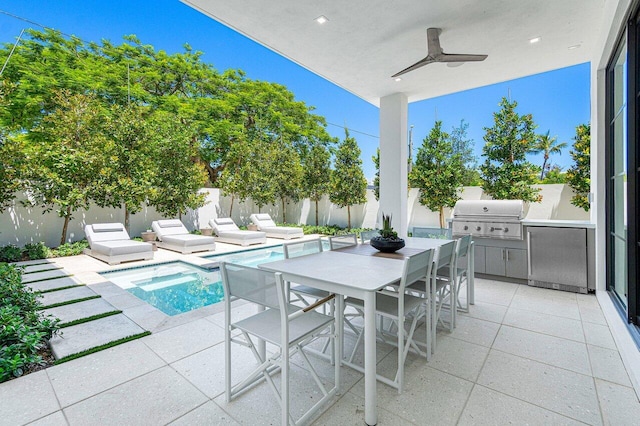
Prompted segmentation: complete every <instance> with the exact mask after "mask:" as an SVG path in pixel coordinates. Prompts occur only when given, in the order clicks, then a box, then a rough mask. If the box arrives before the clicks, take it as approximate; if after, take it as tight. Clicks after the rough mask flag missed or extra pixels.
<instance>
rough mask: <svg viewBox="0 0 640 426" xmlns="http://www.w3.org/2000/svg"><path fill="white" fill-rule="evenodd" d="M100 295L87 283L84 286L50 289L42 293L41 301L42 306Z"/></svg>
mask: <svg viewBox="0 0 640 426" xmlns="http://www.w3.org/2000/svg"><path fill="white" fill-rule="evenodd" d="M93 296H98V294H97V293H96V292H95V291H93V290H91V289H90V288H89V287H87V286H86V285H83V286H82V287H73V288H68V289H65V290H58V291H50V292H47V293H42V295H41V298H40V303H41V304H42V306H51V305H55V304H57V303H64V302H72V301H74V300H81V299H86V298H87V297H93Z"/></svg>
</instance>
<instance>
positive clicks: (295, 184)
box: [270, 144, 303, 223]
mask: <svg viewBox="0 0 640 426" xmlns="http://www.w3.org/2000/svg"><path fill="white" fill-rule="evenodd" d="M275 148H276V153H275V159H276V162H275V163H273V164H271V165H270V166H271V167H270V169H271V170H270V172H271V173H270V174H272V176H273V185H274V191H275V195H276V197H278V198H279V199H280V203H281V206H282V221H283V222H285V223H286V222H287V214H286V213H287V209H286V204H287V201H292V202H294V203H295V202H298V201H299V200H300V196H301V194H302V176H303V171H302V163H301V162H300V156H299V155H298V153H297V152H296V150H295V149H294V148H293V147H291V146H286V145H282V144H281V145H280V146H276V147H275Z"/></svg>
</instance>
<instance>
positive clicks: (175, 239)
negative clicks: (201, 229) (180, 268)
mask: <svg viewBox="0 0 640 426" xmlns="http://www.w3.org/2000/svg"><path fill="white" fill-rule="evenodd" d="M151 228H152V229H153V230H154V231H155V233H156V234H157V236H158V240H160V242H159V243H157V244H158V247H162V248H164V249H167V250H173V251H177V252H180V253H182V254H189V253H195V252H197V251H210V250H215V248H216V243H215V239H214V238H213V237H207V236H204V235H194V234H190V233H189V231H188V230H187V228H185V226H184V224H183V223H182V222H181V221H180V220H179V219H165V220H155V221H153V222H151Z"/></svg>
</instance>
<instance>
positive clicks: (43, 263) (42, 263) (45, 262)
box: [10, 259, 51, 268]
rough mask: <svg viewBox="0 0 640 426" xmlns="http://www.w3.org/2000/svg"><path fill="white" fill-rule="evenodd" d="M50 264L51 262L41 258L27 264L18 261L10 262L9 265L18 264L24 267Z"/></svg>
mask: <svg viewBox="0 0 640 426" xmlns="http://www.w3.org/2000/svg"><path fill="white" fill-rule="evenodd" d="M50 264H51V262H47V261H46V260H45V259H42V262H38V263H30V264H28V265H18V262H11V263H10V265H13V266H18V267H20V268H24V267H27V266H38V265H50Z"/></svg>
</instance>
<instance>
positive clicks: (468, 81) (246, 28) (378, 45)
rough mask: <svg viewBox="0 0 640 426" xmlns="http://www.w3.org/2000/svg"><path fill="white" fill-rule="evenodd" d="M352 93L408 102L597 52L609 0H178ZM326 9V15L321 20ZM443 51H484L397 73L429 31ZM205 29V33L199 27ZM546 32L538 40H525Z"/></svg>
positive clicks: (422, 46) (375, 100)
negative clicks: (458, 62) (479, 58)
mask: <svg viewBox="0 0 640 426" xmlns="http://www.w3.org/2000/svg"><path fill="white" fill-rule="evenodd" d="M182 1H184V2H185V3H186V4H188V5H190V6H192V7H194V8H195V9H198V10H200V11H202V12H203V13H205V14H207V15H209V16H211V17H212V18H213V19H215V20H217V21H219V22H221V23H223V24H224V25H227V26H229V27H231V28H233V29H234V30H236V31H238V32H239V33H241V34H244V35H246V36H247V37H249V38H251V39H253V40H255V41H256V42H258V43H260V44H262V45H264V46H266V47H267V48H269V49H271V50H273V51H275V52H277V53H279V54H281V55H282V56H284V57H286V58H289V59H290V60H292V61H294V62H296V63H298V64H300V65H301V66H303V67H305V68H307V69H308V70H310V71H312V72H314V73H315V74H318V75H320V76H321V77H323V78H325V79H327V80H329V81H331V82H333V83H335V84H337V85H338V86H340V87H342V88H344V89H346V90H348V91H349V92H351V93H353V94H355V95H357V96H359V97H361V98H363V99H365V100H366V101H368V102H370V103H372V104H374V105H379V99H380V98H381V97H384V96H386V95H389V94H392V93H397V92H402V93H405V94H406V95H407V96H408V98H409V101H410V102H415V101H419V100H422V99H427V98H432V97H435V96H440V95H445V94H449V93H454V92H459V91H462V90H467V89H471V88H475V87H480V86H485V85H489V84H493V83H497V82H502V81H506V80H511V79H514V78H518V77H523V76H527V75H532V74H537V73H540V72H544V71H550V70H553V69H558V68H562V67H567V66H570V65H575V64H579V63H583V62H587V61H590V60H591V59H592V54H593V50H594V48H595V47H596V46H595V45H594V44H595V42H596V40H597V38H598V34H599V33H600V27H601V19H600V16H602V11H603V8H604V4H605V2H606V0H448V1H444V0H422V1H419V0H351V1H345V0H317V1H310V0H309V1H302V0H275V1H264V0H235V1H228V0H182ZM320 15H324V16H326V17H327V18H328V19H329V21H328V22H327V23H325V24H324V25H320V24H318V23H317V22H316V21H315V18H317V17H318V16H320ZM429 27H439V28H442V34H441V35H440V42H441V45H442V48H443V49H444V51H445V52H446V53H477V54H488V55H489V57H488V58H487V59H486V60H485V61H484V62H477V63H473V62H469V63H465V64H464V65H462V66H458V67H448V66H447V65H446V64H442V63H436V64H431V65H427V66H425V67H423V68H420V69H418V70H416V71H413V72H411V73H409V74H406V75H404V76H402V81H400V82H396V81H394V79H392V78H391V75H393V74H394V73H396V72H398V71H400V70H402V69H404V68H405V67H407V66H409V65H411V64H413V63H415V62H417V61H418V60H420V59H422V58H424V57H425V56H426V29H427V28H429ZM203 36H206V35H204V34H203ZM534 37H540V41H539V42H538V43H535V44H531V43H530V42H529V40H530V39H532V38H534Z"/></svg>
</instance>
